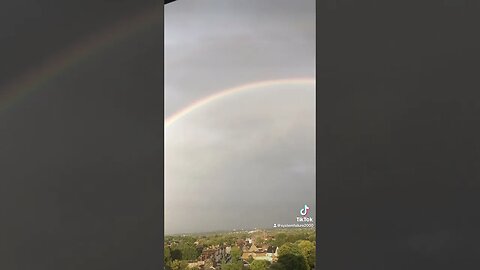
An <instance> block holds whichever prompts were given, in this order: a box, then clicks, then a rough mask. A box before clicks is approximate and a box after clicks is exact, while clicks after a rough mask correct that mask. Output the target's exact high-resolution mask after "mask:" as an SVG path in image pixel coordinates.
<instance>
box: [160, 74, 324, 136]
mask: <svg viewBox="0 0 480 270" xmlns="http://www.w3.org/2000/svg"><path fill="white" fill-rule="evenodd" d="M288 84H293V85H295V84H312V85H315V79H313V78H290V79H277V80H267V81H259V82H253V83H248V84H243V85H239V86H236V87H232V88H227V89H224V90H222V91H219V92H217V93H215V94H213V95H210V96H207V97H205V98H202V99H199V100H197V101H195V102H193V103H191V104H190V105H189V106H187V107H185V108H183V109H181V110H179V111H178V112H176V113H174V114H173V115H172V116H170V117H168V118H166V119H165V126H164V127H165V128H167V127H169V126H170V125H171V124H173V123H174V122H176V121H177V120H179V119H181V118H182V117H184V116H186V115H188V114H190V113H191V112H193V111H195V110H196V109H198V108H200V107H202V106H204V105H207V104H209V103H211V102H214V101H217V100H219V99H221V98H223V97H226V96H229V95H232V94H235V93H239V92H242V91H249V90H254V89H261V88H265V87H268V86H275V85H288Z"/></svg>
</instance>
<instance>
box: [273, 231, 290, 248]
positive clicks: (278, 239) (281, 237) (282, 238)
mask: <svg viewBox="0 0 480 270" xmlns="http://www.w3.org/2000/svg"><path fill="white" fill-rule="evenodd" d="M286 242H287V235H286V234H285V233H278V234H277V235H276V236H275V241H274V245H275V246H277V247H280V246H282V245H283V244H285V243H286Z"/></svg>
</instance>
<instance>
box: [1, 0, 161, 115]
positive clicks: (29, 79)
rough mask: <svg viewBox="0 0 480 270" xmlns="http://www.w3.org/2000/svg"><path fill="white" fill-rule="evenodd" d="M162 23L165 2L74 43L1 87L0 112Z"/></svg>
mask: <svg viewBox="0 0 480 270" xmlns="http://www.w3.org/2000/svg"><path fill="white" fill-rule="evenodd" d="M162 20H163V3H162V4H161V5H156V6H154V7H153V8H149V9H148V10H146V11H143V12H140V13H139V14H136V15H134V16H133V17H132V18H128V19H126V20H122V21H120V22H118V23H117V24H115V25H113V26H110V27H108V28H105V29H103V30H101V31H100V32H98V33H96V34H94V35H92V36H89V37H87V38H85V39H83V40H81V41H80V42H76V43H74V44H73V45H72V46H71V47H69V48H67V49H65V50H64V51H62V52H60V53H59V54H57V55H55V56H53V57H52V58H51V59H49V60H48V61H47V62H46V63H45V64H44V65H42V66H40V67H37V68H35V69H33V70H31V71H30V72H27V73H26V74H25V75H23V76H21V77H19V78H17V79H16V80H13V81H12V82H10V83H9V84H7V85H5V86H2V87H0V89H1V91H0V112H1V111H4V110H6V109H7V108H9V107H11V106H13V105H14V104H16V102H17V101H19V100H21V99H22V98H24V97H26V96H27V95H29V94H31V93H33V92H35V91H36V90H39V89H41V87H42V86H43V85H45V84H46V83H47V82H49V81H50V80H52V79H54V78H55V77H57V76H58V75H60V74H61V73H62V72H64V71H65V70H67V69H68V68H69V67H71V66H74V65H76V64H78V63H80V62H81V61H82V60H83V59H86V58H87V57H88V56H91V55H92V54H94V53H96V52H98V51H101V50H103V49H105V48H107V47H108V46H109V45H110V44H114V43H115V42H117V41H121V40H123V39H126V38H128V37H130V36H132V35H133V34H135V33H137V32H139V31H141V30H142V29H148V27H149V26H153V25H155V24H156V23H160V22H162Z"/></svg>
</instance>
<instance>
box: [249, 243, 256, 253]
mask: <svg viewBox="0 0 480 270" xmlns="http://www.w3.org/2000/svg"><path fill="white" fill-rule="evenodd" d="M248 251H249V252H258V248H257V246H256V245H255V244H253V245H252V246H251V247H250V248H249V249H248Z"/></svg>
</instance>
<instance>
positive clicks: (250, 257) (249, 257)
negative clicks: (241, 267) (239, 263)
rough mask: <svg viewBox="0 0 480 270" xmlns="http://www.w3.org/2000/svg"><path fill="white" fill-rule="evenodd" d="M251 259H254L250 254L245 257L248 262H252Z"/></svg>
mask: <svg viewBox="0 0 480 270" xmlns="http://www.w3.org/2000/svg"><path fill="white" fill-rule="evenodd" d="M253 260H254V259H253V257H252V255H250V256H248V259H247V262H248V263H252V262H253Z"/></svg>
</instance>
